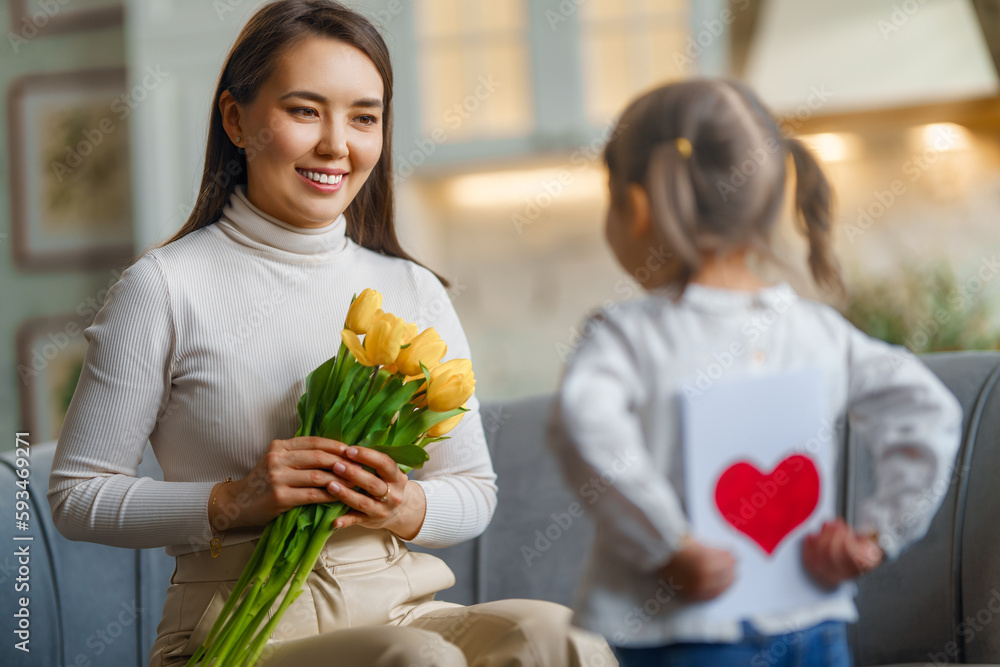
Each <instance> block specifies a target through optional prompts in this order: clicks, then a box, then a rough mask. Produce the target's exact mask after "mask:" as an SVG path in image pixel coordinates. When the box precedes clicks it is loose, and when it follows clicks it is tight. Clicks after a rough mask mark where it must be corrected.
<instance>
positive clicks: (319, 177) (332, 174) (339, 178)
mask: <svg viewBox="0 0 1000 667" xmlns="http://www.w3.org/2000/svg"><path fill="white" fill-rule="evenodd" d="M295 171H296V172H298V174H299V176H301V177H302V180H304V181H305V182H306V183H308V184H309V187H311V188H313V189H315V190H319V191H320V192H337V191H338V190H340V188H341V186H343V184H344V179H346V178H347V172H346V171H344V170H343V169H333V170H324V171H316V170H312V169H296V170H295Z"/></svg>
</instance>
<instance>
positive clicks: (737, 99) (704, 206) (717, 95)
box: [604, 79, 843, 295]
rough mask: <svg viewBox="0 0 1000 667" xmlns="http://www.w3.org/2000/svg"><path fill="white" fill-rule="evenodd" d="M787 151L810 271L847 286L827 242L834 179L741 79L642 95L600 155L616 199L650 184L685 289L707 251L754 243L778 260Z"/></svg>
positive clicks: (820, 279) (837, 287) (838, 287)
mask: <svg viewBox="0 0 1000 667" xmlns="http://www.w3.org/2000/svg"><path fill="white" fill-rule="evenodd" d="M789 155H790V156H791V157H792V159H793V161H794V163H795V211H796V218H797V219H798V222H799V224H800V227H801V229H802V231H803V232H804V233H805V235H806V236H807V237H808V239H809V268H810V271H811V272H812V275H813V278H814V279H815V280H816V282H817V283H819V284H822V285H826V286H827V287H829V288H831V289H833V290H834V291H835V292H837V293H838V295H842V294H843V282H842V280H841V277H840V270H839V268H838V266H837V263H836V260H835V259H834V257H833V254H832V252H831V248H830V218H831V207H832V201H831V200H832V193H831V189H830V184H829V182H828V181H827V179H826V176H825V175H824V174H823V170H822V169H821V168H820V166H819V164H818V163H817V162H816V159H815V158H814V157H813V156H812V154H811V153H810V152H809V151H808V150H807V149H806V147H805V146H804V145H803V144H802V142H800V141H799V140H798V139H795V138H794V137H785V136H784V135H783V133H782V131H781V128H780V127H779V126H778V124H777V122H776V121H775V120H774V118H773V116H772V115H771V114H770V113H769V112H768V111H767V109H766V108H765V107H764V105H763V104H762V103H761V101H760V100H759V99H758V98H757V96H756V95H755V94H754V93H753V92H752V91H751V90H750V89H749V88H747V87H746V86H745V85H743V84H741V83H739V82H736V81H727V80H724V79H690V80H687V81H681V82H678V83H672V84H668V85H665V86H662V87H660V88H657V89H655V90H652V91H650V92H648V93H646V94H645V95H642V96H641V97H639V98H637V99H636V100H635V101H633V102H632V103H631V104H629V106H628V107H627V108H626V109H625V111H624V112H623V113H622V115H621V118H620V119H619V121H618V126H617V128H616V130H615V132H614V133H613V135H612V138H611V140H609V141H608V144H607V146H606V147H605V151H604V160H605V162H606V163H607V165H608V171H609V172H610V184H611V202H612V206H623V205H624V200H625V191H626V190H627V186H628V185H629V184H631V183H636V184H639V185H641V186H642V187H643V188H644V189H645V190H646V192H647V193H648V195H649V199H650V206H651V211H652V215H653V220H654V221H655V224H656V225H657V228H658V229H659V231H660V232H661V233H662V234H663V236H664V238H665V239H666V240H667V241H668V242H669V243H670V245H671V246H672V248H671V250H672V251H673V252H674V253H675V254H676V255H677V256H678V257H679V259H680V262H681V266H682V270H681V273H680V276H679V278H678V280H677V281H676V283H677V285H676V286H677V287H678V288H679V291H680V293H683V291H684V288H685V287H686V286H687V283H688V282H689V281H690V279H691V278H692V277H693V276H694V274H695V273H697V271H698V269H699V268H700V266H701V262H702V258H701V253H702V252H705V251H709V252H726V251H728V250H733V249H736V248H739V247H748V248H750V249H752V250H755V251H756V252H758V253H759V254H761V255H763V256H765V257H769V258H772V259H776V260H778V261H779V262H780V261H782V260H781V258H779V257H776V256H775V253H774V251H773V249H772V247H771V232H772V231H773V228H774V225H775V223H776V222H777V220H778V217H779V213H780V210H781V205H782V202H783V198H784V192H785V180H786V167H785V162H786V158H787V156H789Z"/></svg>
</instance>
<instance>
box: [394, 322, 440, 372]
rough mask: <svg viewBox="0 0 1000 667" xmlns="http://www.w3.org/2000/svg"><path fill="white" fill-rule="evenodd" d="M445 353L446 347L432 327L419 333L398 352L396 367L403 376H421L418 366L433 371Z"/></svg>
mask: <svg viewBox="0 0 1000 667" xmlns="http://www.w3.org/2000/svg"><path fill="white" fill-rule="evenodd" d="M447 351H448V346H447V345H445V342H444V341H443V340H441V336H439V335H438V332H437V331H435V330H434V327H431V328H430V329H424V330H423V331H421V332H420V334H419V335H418V336H416V337H414V338H413V339H412V340H410V341H409V345H408V346H407V347H404V348H403V349H401V350H400V351H399V356H398V357H397V358H396V365H397V366H399V370H400V371H402V372H403V374H404V375H423V371H421V370H420V364H421V363H422V364H423V365H424V366H426V367H427V368H429V369H433V368H434V367H435V366H437V364H438V362H439V361H441V357H443V356H444V355H445V353H446V352H447Z"/></svg>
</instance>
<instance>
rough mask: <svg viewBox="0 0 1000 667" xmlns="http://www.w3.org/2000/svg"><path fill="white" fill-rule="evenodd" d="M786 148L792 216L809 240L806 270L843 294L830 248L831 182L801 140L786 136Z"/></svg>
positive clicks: (837, 269)
mask: <svg viewBox="0 0 1000 667" xmlns="http://www.w3.org/2000/svg"><path fill="white" fill-rule="evenodd" d="M785 145H786V146H787V148H788V152H789V153H790V154H791V156H792V159H793V160H794V162H795V213H796V218H797V219H798V221H799V223H800V224H801V225H802V230H803V231H804V232H805V234H806V236H807V237H808V238H809V269H810V270H811V271H812V274H813V278H815V279H816V282H817V283H820V284H823V285H826V286H827V287H829V288H831V289H833V290H834V291H836V292H837V293H838V294H840V295H843V293H844V283H843V281H842V280H841V277H840V268H839V267H838V266H837V262H836V260H835V259H834V257H833V252H832V250H831V248H830V218H831V208H832V202H831V198H832V193H831V190H830V183H829V182H828V181H827V180H826V176H825V175H824V174H823V170H822V169H821V168H820V166H819V163H817V162H816V158H814V157H813V156H812V153H810V152H809V150H808V149H806V147H805V145H803V143H802V142H801V141H799V140H798V139H796V138H794V137H789V138H786V139H785Z"/></svg>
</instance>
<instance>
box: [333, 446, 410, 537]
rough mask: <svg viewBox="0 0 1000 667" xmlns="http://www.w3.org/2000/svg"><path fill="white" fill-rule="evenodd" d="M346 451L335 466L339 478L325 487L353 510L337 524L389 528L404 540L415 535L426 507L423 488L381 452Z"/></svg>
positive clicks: (371, 450) (355, 449)
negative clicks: (367, 468)
mask: <svg viewBox="0 0 1000 667" xmlns="http://www.w3.org/2000/svg"><path fill="white" fill-rule="evenodd" d="M344 454H345V458H344V459H342V460H341V461H339V462H337V463H335V464H334V465H333V472H334V474H335V475H336V476H337V477H336V479H334V480H333V481H331V482H330V483H328V484H327V485H326V490H327V491H328V492H329V493H331V494H332V495H334V496H336V498H337V500H341V501H343V502H344V504H345V505H348V506H349V507H351V508H352V510H351V511H350V512H348V513H347V514H345V515H344V516H342V517H340V518H339V519H337V521H336V522H335V523H334V526H335V527H337V528H346V527H348V526H353V525H359V526H365V527H366V528H387V529H389V530H391V531H392V532H394V533H396V534H397V535H399V536H400V537H401V538H403V539H404V540H410V539H413V538H414V537H416V535H417V533H418V532H420V527H421V526H422V525H423V523H424V514H425V512H426V509H427V502H426V498H425V497H424V490H423V487H421V486H420V485H419V484H417V483H416V482H414V481H412V480H410V479H408V478H407V476H406V475H405V474H403V472H402V471H401V470H400V469H399V466H398V465H397V464H396V462H395V461H393V460H392V459H391V458H390V457H389V456H388V455H386V454H383V453H382V452H377V451H375V450H374V449H368V448H367V447H347V448H346V451H345V453H344ZM362 466H368V467H369V468H370V469H371V470H373V471H374V472H369V471H368V470H365V469H364V468H363V467H362ZM355 487H357V488H355ZM362 491H365V492H367V494H368V495H365V493H362Z"/></svg>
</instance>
